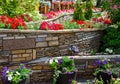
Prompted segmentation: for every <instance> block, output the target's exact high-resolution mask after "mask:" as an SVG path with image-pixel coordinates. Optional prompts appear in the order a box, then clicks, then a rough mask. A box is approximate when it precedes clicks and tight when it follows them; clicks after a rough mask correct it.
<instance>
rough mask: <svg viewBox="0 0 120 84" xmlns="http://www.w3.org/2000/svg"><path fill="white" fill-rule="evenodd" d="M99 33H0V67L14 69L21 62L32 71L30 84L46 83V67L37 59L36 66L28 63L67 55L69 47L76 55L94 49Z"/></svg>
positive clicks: (86, 31)
mask: <svg viewBox="0 0 120 84" xmlns="http://www.w3.org/2000/svg"><path fill="white" fill-rule="evenodd" d="M102 33H103V30H99V29H83V30H79V29H75V30H58V31H52V30H26V31H25V30H0V67H2V66H6V65H7V66H9V67H10V69H14V68H16V67H15V66H16V65H18V64H19V63H21V62H22V63H27V65H28V67H30V68H31V69H32V70H34V73H33V75H32V76H31V78H30V79H31V82H32V81H34V82H35V81H36V82H38V81H48V80H51V77H52V72H51V70H50V69H49V68H48V66H47V65H46V64H44V63H43V62H41V63H40V60H38V61H37V63H35V62H33V63H31V62H30V61H32V60H37V59H39V58H43V57H46V56H47V57H48V58H50V57H56V56H63V55H70V54H69V51H68V49H69V47H70V46H71V45H76V46H77V47H78V48H79V52H80V53H79V55H83V54H85V53H88V52H89V51H90V50H98V49H99V45H100V38H101V36H102ZM91 73H92V71H91ZM91 73H89V74H91ZM84 77H85V76H84Z"/></svg>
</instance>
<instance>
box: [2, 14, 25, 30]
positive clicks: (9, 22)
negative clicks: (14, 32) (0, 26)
mask: <svg viewBox="0 0 120 84" xmlns="http://www.w3.org/2000/svg"><path fill="white" fill-rule="evenodd" d="M0 23H4V24H5V26H6V27H8V28H11V29H17V28H18V27H22V28H23V29H27V26H26V24H25V23H24V20H23V19H22V18H21V17H14V18H11V17H7V16H5V15H2V16H0Z"/></svg>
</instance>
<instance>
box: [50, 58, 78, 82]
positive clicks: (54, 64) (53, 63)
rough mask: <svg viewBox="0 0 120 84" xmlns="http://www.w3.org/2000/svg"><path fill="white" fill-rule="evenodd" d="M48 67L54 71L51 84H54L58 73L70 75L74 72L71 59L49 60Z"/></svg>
mask: <svg viewBox="0 0 120 84" xmlns="http://www.w3.org/2000/svg"><path fill="white" fill-rule="evenodd" d="M49 67H50V68H52V69H53V70H54V75H53V77H54V78H53V83H54V84H55V83H56V79H57V78H58V77H59V74H60V73H66V74H71V73H73V72H75V71H76V68H75V64H74V59H73V57H70V58H69V57H62V58H60V59H51V60H50V61H49Z"/></svg>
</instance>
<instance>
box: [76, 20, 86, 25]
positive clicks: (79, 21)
mask: <svg viewBox="0 0 120 84" xmlns="http://www.w3.org/2000/svg"><path fill="white" fill-rule="evenodd" d="M77 24H78V25H79V24H81V25H84V24H85V22H84V21H82V20H78V21H77Z"/></svg>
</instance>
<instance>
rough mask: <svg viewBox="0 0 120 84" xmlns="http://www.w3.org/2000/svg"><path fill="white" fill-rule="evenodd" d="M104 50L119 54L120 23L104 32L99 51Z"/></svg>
mask: <svg viewBox="0 0 120 84" xmlns="http://www.w3.org/2000/svg"><path fill="white" fill-rule="evenodd" d="M106 48H111V49H113V50H114V53H115V54H120V22H119V23H117V24H116V25H112V26H110V27H109V28H107V29H106V30H105V34H104V36H103V38H102V47H101V49H102V51H104V50H105V49H106Z"/></svg>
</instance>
